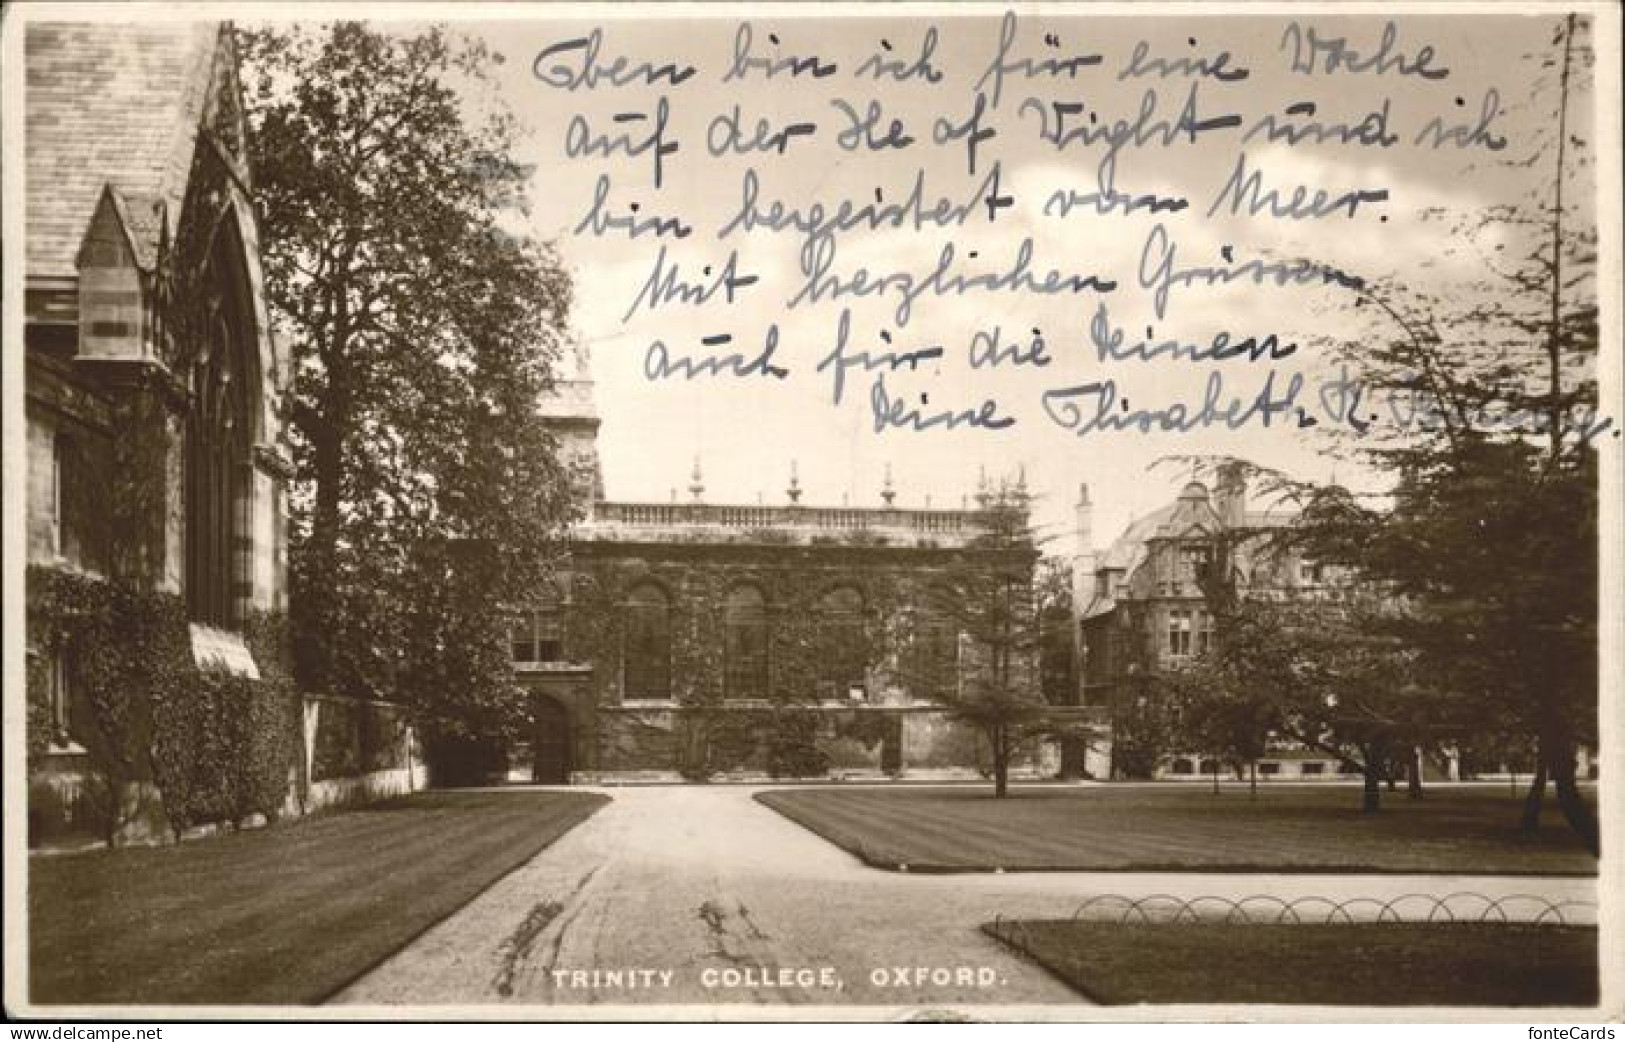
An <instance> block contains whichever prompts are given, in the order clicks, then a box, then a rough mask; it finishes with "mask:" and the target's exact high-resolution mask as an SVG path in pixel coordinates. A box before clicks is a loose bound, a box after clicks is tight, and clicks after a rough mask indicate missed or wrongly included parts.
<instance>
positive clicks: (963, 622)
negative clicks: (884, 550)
mask: <svg viewBox="0 0 1625 1042" xmlns="http://www.w3.org/2000/svg"><path fill="white" fill-rule="evenodd" d="M982 502H983V508H984V511H985V514H986V516H987V518H988V522H989V523H988V529H987V531H986V532H985V533H984V534H982V535H980V536H978V537H977V538H976V539H975V540H973V541H972V543H971V545H970V546H969V547H967V548H966V551H965V552H966V555H967V560H966V561H965V562H964V565H963V566H962V567H959V568H956V569H954V570H952V572H951V573H950V574H948V575H946V576H944V577H943V578H942V580H941V581H940V582H938V583H936V584H935V585H934V586H933V587H932V589H931V591H930V594H929V597H928V603H927V604H926V605H925V609H926V612H925V614H926V616H927V617H928V618H929V620H930V621H929V622H926V621H923V620H921V621H920V623H919V628H920V632H917V633H916V634H915V638H916V652H917V653H916V654H910V655H906V656H905V657H904V662H903V664H902V666H901V672H902V674H903V676H904V678H905V679H906V680H907V681H908V686H909V688H910V690H912V691H914V692H915V693H917V694H920V695H923V696H924V697H926V698H930V699H932V700H934V701H937V702H940V703H941V704H943V705H944V706H946V707H947V708H948V710H949V711H950V713H951V715H952V716H953V717H954V718H955V719H957V720H960V721H962V722H964V723H966V724H968V725H970V726H971V727H973V728H975V729H976V731H977V733H978V734H979V735H981V737H982V739H983V740H984V741H985V742H986V743H987V746H988V750H989V755H990V758H991V761H992V769H993V794H994V795H995V796H996V797H999V798H1003V797H1004V796H1005V795H1007V794H1008V791H1009V782H1010V764H1011V762H1012V760H1013V759H1014V758H1015V756H1016V755H1017V753H1018V752H1019V751H1020V750H1021V749H1022V748H1023V747H1024V746H1026V745H1028V744H1030V743H1031V742H1033V741H1034V740H1036V739H1037V738H1038V737H1040V736H1041V735H1045V734H1049V733H1051V731H1052V728H1051V726H1050V722H1049V717H1050V715H1051V714H1050V713H1049V712H1048V711H1047V709H1048V706H1047V703H1046V702H1045V700H1044V695H1043V690H1042V683H1041V677H1040V670H1039V653H1040V650H1041V647H1042V644H1043V634H1042V628H1041V626H1040V621H1039V612H1038V607H1037V597H1036V592H1035V589H1034V582H1033V569H1034V566H1035V563H1036V562H1037V559H1038V549H1037V547H1036V545H1035V544H1034V540H1033V537H1032V532H1031V529H1030V528H1029V526H1028V522H1027V508H1028V502H1027V495H1026V490H1025V488H1024V487H1023V486H1022V485H1021V484H1017V485H1014V486H1010V485H1002V484H1001V486H1000V487H999V488H998V489H996V490H994V491H988V490H985V489H984V491H983V494H982ZM943 637H947V639H950V640H953V641H954V642H955V647H954V648H953V649H952V651H951V653H950V654H944V652H945V651H948V649H946V648H944V647H940V646H936V645H938V644H939V642H940V641H941V638H943Z"/></svg>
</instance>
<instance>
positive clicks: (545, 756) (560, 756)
mask: <svg viewBox="0 0 1625 1042" xmlns="http://www.w3.org/2000/svg"><path fill="white" fill-rule="evenodd" d="M531 714H532V717H533V718H534V720H535V724H534V726H533V727H532V729H531V740H530V751H531V769H530V779H531V781H533V782H537V783H539V784H543V785H564V784H567V783H568V782H569V781H570V770H571V763H570V760H571V757H570V711H569V710H568V709H565V708H564V706H563V705H561V704H560V703H559V702H557V701H556V700H554V699H553V698H551V697H549V696H548V695H543V694H537V695H535V696H533V701H532V703H531Z"/></svg>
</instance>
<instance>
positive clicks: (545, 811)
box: [28, 792, 607, 1005]
mask: <svg viewBox="0 0 1625 1042" xmlns="http://www.w3.org/2000/svg"><path fill="white" fill-rule="evenodd" d="M606 802H607V798H606V797H603V796H598V795H593V794H590V793H553V792H486V793H475V792H427V793H417V794H415V795H412V796H408V797H404V798H402V799H398V800H391V801H388V802H385V803H379V804H375V805H372V806H370V807H366V808H363V809H358V810H353V811H345V812H341V813H335V814H326V815H319V816H316V817H311V818H306V819H303V820H300V821H295V822H290V823H287V824H284V825H278V826H275V827H272V828H269V829H261V830H256V831H250V832H241V833H235V834H232V835H227V836H221V837H218V838H213V839H205V840H199V841H196V842H191V843H186V844H183V845H181V846H169V847H149V848H128V849H123V850H101V851H95V852H93V853H87V854H74V855H66V856H54V857H34V858H31V859H30V860H29V864H28V872H29V881H28V882H29V889H28V911H29V935H30V952H29V970H30V995H31V998H32V1000H33V1001H34V1002H35V1003H39V1004H53V1005H54V1004H76V1005H77V1004H99V1003H132V1004H155V1003H162V1004H172V1005H187V1004H199V1003H203V1004H263V1005H284V1004H311V1003H317V1002H321V1001H322V1000H323V999H325V998H327V997H328V996H330V995H332V994H333V993H334V992H335V991H337V990H339V989H340V988H342V987H344V986H345V985H346V984H348V983H350V982H351V981H352V980H354V979H355V978H356V977H358V976H359V975H361V974H362V973H364V972H366V971H367V970H368V969H370V968H371V967H373V966H374V965H376V964H377V963H378V962H379V961H380V960H382V959H384V958H385V957H386V956H389V955H390V954H392V953H394V952H396V951H398V950H399V949H400V948H401V947H403V946H404V945H405V944H406V943H407V942H409V941H411V940H412V939H413V938H414V937H416V936H417V935H418V934H419V933H421V932H422V931H424V930H425V929H427V928H428V927H430V926H432V925H434V924H435V923H436V922H438V921H439V920H441V919H443V918H444V917H445V916H447V915H449V914H450V913H452V912H454V911H456V910H457V909H458V908H460V907H462V906H463V905H464V904H466V903H468V901H470V900H471V899H473V898H474V897H475V896H476V895H477V894H479V893H480V892H481V891H482V890H484V889H486V888H487V887H489V886H490V885H491V884H492V883H494V882H496V881H497V880H498V879H499V878H501V877H502V876H503V875H505V874H507V873H508V872H510V871H512V870H513V869H515V868H517V867H519V866H520V865H521V864H523V863H524V862H525V861H527V860H529V859H530V858H531V857H533V856H535V854H536V853H537V852H538V851H540V850H541V849H542V848H544V847H546V846H547V845H548V844H550V843H552V842H553V841H554V840H556V839H558V838H559V837H560V836H562V835H564V834H565V833H566V832H568V831H569V830H570V829H571V828H573V827H574V826H576V825H577V824H579V823H581V822H582V821H584V820H586V819H587V818H588V817H589V816H591V815H592V813H593V812H594V811H596V810H597V809H598V808H599V807H600V806H601V805H603V804H604V803H606Z"/></svg>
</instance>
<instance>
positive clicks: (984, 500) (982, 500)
mask: <svg viewBox="0 0 1625 1042" xmlns="http://www.w3.org/2000/svg"><path fill="white" fill-rule="evenodd" d="M992 500H993V493H992V492H991V491H990V490H989V489H988V484H987V468H986V467H978V468H976V505H977V506H979V507H981V508H982V509H983V510H986V509H987V505H988V503H990V502H992Z"/></svg>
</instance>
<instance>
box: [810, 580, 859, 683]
mask: <svg viewBox="0 0 1625 1042" xmlns="http://www.w3.org/2000/svg"><path fill="white" fill-rule="evenodd" d="M818 646H819V653H818V696H819V697H820V698H863V697H864V696H865V693H866V692H865V684H866V683H867V678H866V673H867V671H868V666H869V649H868V642H867V641H866V639H865V636H864V631H863V596H862V595H861V594H860V593H858V591H856V590H854V589H851V588H850V587H843V588H841V589H836V590H830V591H829V592H828V593H826V594H824V596H823V597H821V598H819V601H818Z"/></svg>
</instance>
